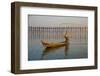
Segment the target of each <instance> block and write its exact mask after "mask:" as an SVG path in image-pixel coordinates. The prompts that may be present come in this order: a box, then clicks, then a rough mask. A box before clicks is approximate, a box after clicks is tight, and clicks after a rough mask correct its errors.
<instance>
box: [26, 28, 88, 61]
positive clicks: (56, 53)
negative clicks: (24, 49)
mask: <svg viewBox="0 0 100 76" xmlns="http://www.w3.org/2000/svg"><path fill="white" fill-rule="evenodd" d="M28 29H29V30H28V60H29V61H32V60H53V59H79V58H87V57H88V43H87V42H88V37H87V36H88V32H87V27H68V28H65V27H62V28H59V27H55V28H51V27H50V28H49V27H47V28H46V27H28ZM66 31H67V33H68V34H69V40H68V41H67V43H66V46H62V47H57V48H44V47H43V45H42V43H41V40H47V41H50V42H61V41H64V33H65V32H66Z"/></svg>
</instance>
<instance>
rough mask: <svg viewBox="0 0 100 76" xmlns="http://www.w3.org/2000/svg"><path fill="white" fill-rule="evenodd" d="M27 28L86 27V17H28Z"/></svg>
mask: <svg viewBox="0 0 100 76" xmlns="http://www.w3.org/2000/svg"><path fill="white" fill-rule="evenodd" d="M28 24H29V25H28V26H40V27H43V26H44V27H49V26H52V27H53V26H69V27H70V26H75V27H76V26H87V24H88V18H87V17H71V16H50V15H48V16H45V15H28Z"/></svg>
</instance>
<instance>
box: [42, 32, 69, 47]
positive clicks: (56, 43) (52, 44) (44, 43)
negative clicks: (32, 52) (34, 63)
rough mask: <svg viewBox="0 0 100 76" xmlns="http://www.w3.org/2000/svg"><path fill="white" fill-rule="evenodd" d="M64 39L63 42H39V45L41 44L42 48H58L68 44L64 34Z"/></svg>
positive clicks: (66, 36)
mask: <svg viewBox="0 0 100 76" xmlns="http://www.w3.org/2000/svg"><path fill="white" fill-rule="evenodd" d="M64 38H65V41H63V42H48V41H45V40H41V43H42V44H43V46H44V47H45V48H52V47H60V46H64V45H66V43H67V42H68V35H67V33H65V35H64Z"/></svg>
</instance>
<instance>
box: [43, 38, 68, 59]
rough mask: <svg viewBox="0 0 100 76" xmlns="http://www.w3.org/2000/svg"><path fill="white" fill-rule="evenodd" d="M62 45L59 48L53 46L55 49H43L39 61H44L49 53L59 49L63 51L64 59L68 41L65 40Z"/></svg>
mask: <svg viewBox="0 0 100 76" xmlns="http://www.w3.org/2000/svg"><path fill="white" fill-rule="evenodd" d="M60 43H61V42H59V43H58V44H60ZM63 43H65V44H64V45H61V46H55V47H46V48H44V50H43V53H42V57H41V60H44V59H45V58H46V57H47V56H48V55H49V54H50V53H52V54H53V53H55V52H56V51H58V50H59V49H62V48H63V49H64V54H65V55H63V56H64V57H63V58H64V59H65V58H66V56H67V52H68V48H69V39H68V38H67V39H66V40H65V41H64V42H63Z"/></svg>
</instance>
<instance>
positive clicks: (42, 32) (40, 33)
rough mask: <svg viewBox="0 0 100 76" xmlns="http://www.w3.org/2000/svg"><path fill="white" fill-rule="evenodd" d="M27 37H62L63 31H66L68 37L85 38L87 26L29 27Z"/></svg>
mask: <svg viewBox="0 0 100 76" xmlns="http://www.w3.org/2000/svg"><path fill="white" fill-rule="evenodd" d="M28 30H29V36H30V37H29V38H32V39H56V40H57V39H62V38H64V33H65V32H68V34H69V38H72V39H73V38H74V39H86V40H87V35H88V28H87V27H29V28H28Z"/></svg>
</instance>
